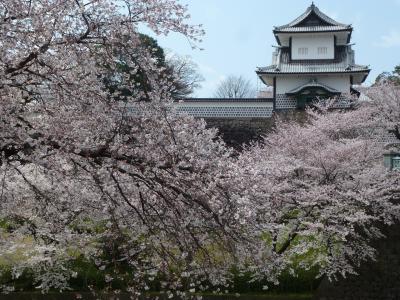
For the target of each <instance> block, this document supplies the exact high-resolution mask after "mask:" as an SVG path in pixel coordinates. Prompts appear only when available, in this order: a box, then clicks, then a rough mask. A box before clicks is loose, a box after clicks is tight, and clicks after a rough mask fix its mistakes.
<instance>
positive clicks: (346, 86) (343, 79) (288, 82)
mask: <svg viewBox="0 0 400 300" xmlns="http://www.w3.org/2000/svg"><path fill="white" fill-rule="evenodd" d="M314 79H316V80H317V82H319V83H322V84H325V85H327V86H330V87H331V88H334V89H335V90H337V91H339V92H341V93H350V75H293V76H292V77H289V76H288V75H286V76H282V77H280V76H277V78H276V93H277V94H285V93H287V92H289V91H291V90H293V89H295V88H297V87H299V86H301V85H303V84H306V83H308V82H310V81H311V80H314Z"/></svg>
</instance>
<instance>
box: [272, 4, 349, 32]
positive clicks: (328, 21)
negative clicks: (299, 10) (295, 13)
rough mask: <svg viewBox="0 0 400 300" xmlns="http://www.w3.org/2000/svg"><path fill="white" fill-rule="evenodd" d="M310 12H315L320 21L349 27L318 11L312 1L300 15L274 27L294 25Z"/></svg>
mask: <svg viewBox="0 0 400 300" xmlns="http://www.w3.org/2000/svg"><path fill="white" fill-rule="evenodd" d="M311 13H315V14H316V15H317V16H318V17H319V18H320V19H321V20H322V21H324V22H326V23H328V24H329V26H341V27H351V25H347V24H343V23H340V22H337V21H335V20H334V19H332V18H330V17H328V16H327V15H326V14H324V13H323V12H322V11H320V10H319V9H318V7H317V6H315V4H314V3H312V4H311V6H309V7H308V8H307V10H306V11H305V12H304V13H303V14H302V15H300V16H299V17H297V18H296V19H294V20H293V21H291V22H290V23H288V24H286V25H283V26H277V27H275V29H278V30H279V29H282V28H288V27H296V26H297V25H299V24H300V23H301V22H302V21H304V20H305V19H306V18H307V17H309V16H310V15H311Z"/></svg>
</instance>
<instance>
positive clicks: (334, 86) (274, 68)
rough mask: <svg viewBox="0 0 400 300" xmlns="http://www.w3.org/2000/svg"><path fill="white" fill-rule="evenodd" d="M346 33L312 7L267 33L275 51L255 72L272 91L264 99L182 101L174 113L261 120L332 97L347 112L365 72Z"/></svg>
mask: <svg viewBox="0 0 400 300" xmlns="http://www.w3.org/2000/svg"><path fill="white" fill-rule="evenodd" d="M352 32H353V27H352V26H351V25H346V24H342V23H339V22H337V21H335V20H333V19H331V18H330V17H328V16H327V15H325V14H324V13H322V12H321V11H320V10H319V9H318V8H317V7H316V6H315V5H314V3H312V5H311V6H310V7H308V8H307V10H306V11H305V12H304V13H303V14H302V15H301V16H299V17H298V18H296V19H295V20H293V21H292V22H290V23H288V24H286V25H283V26H279V27H274V29H273V34H274V35H275V39H276V42H277V46H275V49H276V50H275V51H274V52H273V54H272V64H271V65H270V66H267V67H260V68H257V70H256V73H257V75H258V77H259V78H260V79H261V81H262V82H263V83H264V84H265V85H267V86H268V87H269V89H271V88H272V91H273V92H272V93H271V94H270V95H269V97H265V93H264V94H263V93H260V97H258V98H250V99H249V98H246V99H230V98H227V99H221V98H191V99H184V100H181V101H179V102H177V103H176V108H177V111H178V112H181V113H187V114H189V115H192V116H195V117H202V118H206V119H210V118H219V119H220V118H231V119H243V118H247V119H251V118H257V119H260V118H261V119H262V118H270V117H271V116H272V113H273V112H274V111H282V110H291V109H302V108H305V107H306V106H307V105H308V104H310V103H312V102H313V101H315V100H316V99H323V98H332V97H336V99H338V101H337V103H336V105H337V107H338V108H345V107H348V106H349V101H348V100H349V99H350V96H351V94H352V93H355V94H359V93H358V92H357V91H355V90H353V88H352V85H359V84H361V83H363V82H364V81H365V79H366V78H367V76H368V74H369V72H370V69H369V67H368V66H364V65H358V64H356V63H355V59H354V51H353V50H352V44H351V34H352ZM261 95H264V96H261ZM267 96H268V93H267Z"/></svg>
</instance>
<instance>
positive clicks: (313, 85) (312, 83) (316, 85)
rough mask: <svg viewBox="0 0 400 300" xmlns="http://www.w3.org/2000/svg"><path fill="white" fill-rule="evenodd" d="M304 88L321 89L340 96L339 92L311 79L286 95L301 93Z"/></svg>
mask: <svg viewBox="0 0 400 300" xmlns="http://www.w3.org/2000/svg"><path fill="white" fill-rule="evenodd" d="M306 88H322V89H324V90H326V91H328V92H330V93H332V94H340V92H339V91H338V90H336V89H334V88H332V87H330V86H328V85H326V84H323V83H320V82H317V80H316V79H313V80H311V81H309V82H307V83H305V84H302V85H300V86H298V87H297V88H294V89H292V90H290V91H289V92H287V93H286V94H288V95H290V94H297V93H299V92H301V91H302V90H304V89H306Z"/></svg>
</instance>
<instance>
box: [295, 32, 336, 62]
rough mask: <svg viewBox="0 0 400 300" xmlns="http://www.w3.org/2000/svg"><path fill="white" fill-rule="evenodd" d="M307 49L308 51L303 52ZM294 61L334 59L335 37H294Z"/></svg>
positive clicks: (316, 35)
mask: <svg viewBox="0 0 400 300" xmlns="http://www.w3.org/2000/svg"><path fill="white" fill-rule="evenodd" d="M304 49H306V51H303V50H304ZM291 51H292V59H294V60H296V59H311V60H313V59H334V58H335V42H334V36H333V35H328V36H327V35H320V34H312V35H297V36H293V37H292V49H291Z"/></svg>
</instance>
